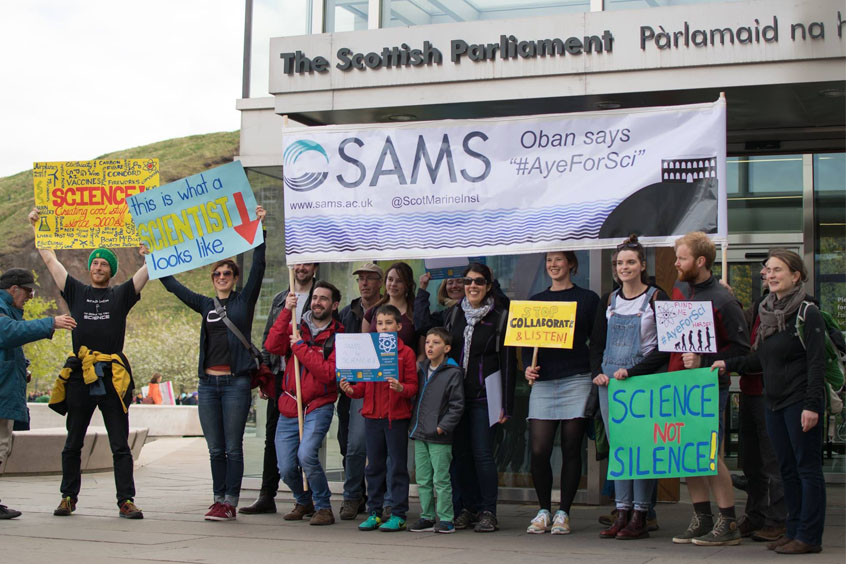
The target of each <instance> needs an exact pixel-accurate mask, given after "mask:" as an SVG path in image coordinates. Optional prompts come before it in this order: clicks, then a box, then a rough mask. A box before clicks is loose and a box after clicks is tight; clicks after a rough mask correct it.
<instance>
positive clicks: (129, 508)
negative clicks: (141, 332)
mask: <svg viewBox="0 0 846 564" xmlns="http://www.w3.org/2000/svg"><path fill="white" fill-rule="evenodd" d="M38 220H39V214H38V210H36V209H34V210H32V211H31V212H30V214H29V221H30V223H31V224H32V226H33V229H36V228H37V225H38ZM38 253H39V254H40V255H41V258H42V259H43V260H44V264H45V265H46V266H47V270H48V272H50V275H51V276H52V277H53V280H54V281H55V282H56V285H57V286H58V287H59V288H60V289H61V290H62V298H64V300H65V302H66V303H67V305H68V309H69V310H70V314H71V316H72V317H73V318H74V319H75V320H76V323H77V325H76V328H75V329H74V330H73V333H72V334H71V340H72V341H73V354H72V355H71V356H70V357H68V360H67V362H66V363H65V366H64V368H63V369H62V371H61V373H60V375H59V378H58V379H57V380H56V384H55V386H54V388H53V394H52V396H51V398H50V407H51V408H52V409H54V410H55V411H57V412H59V413H61V414H63V415H64V414H67V422H66V427H67V430H68V436H67V439H66V441H65V447H64V449H63V450H62V485H61V492H62V501H61V503H60V504H59V506H58V507H57V508H56V510H55V511H53V515H57V516H67V515H70V514H71V513H73V511H74V510H75V509H76V502H77V496H78V495H79V490H80V486H81V483H82V476H81V468H80V466H81V453H82V445H83V441H84V440H85V432H86V431H87V429H88V424H89V422H90V421H91V416H92V415H93V413H94V410H95V409H99V410H100V412H101V413H102V414H103V422H104V423H105V425H106V430H107V431H108V435H109V446H110V447H111V449H112V458H113V461H114V473H115V488H116V490H117V505H118V507H119V515H120V517H124V518H127V519H141V518H143V517H144V514H143V513H142V512H141V510H140V509H138V507H136V506H135V502H134V498H135V481H134V478H133V460H132V451H131V450H130V448H129V443H128V438H129V412H128V409H129V406H130V404H131V403H132V392H133V388H134V383H133V381H132V372H131V369H130V366H129V361H128V360H127V359H126V356H124V354H123V352H122V351H123V341H124V336H125V335H126V317H127V315H128V314H129V310H130V309H132V306H134V305H135V304H136V303H137V302H138V300H140V299H141V289H142V288H143V287H144V285H145V284H146V283H147V280H148V276H147V266H146V265H144V266H142V267H141V268H140V269H138V271H137V272H136V273H135V275H134V276H133V277H132V278H131V279H130V280H127V281H126V282H124V283H123V284H119V285H116V286H110V285H109V282H110V281H111V279H112V277H114V275H115V274H117V270H118V260H117V256H116V255H115V254H114V252H112V251H110V250H109V249H95V250H94V251H93V252H92V253H91V254H90V255H89V257H88V276H89V279H90V281H91V283H90V284H84V283H83V282H80V281H79V280H77V279H76V278H74V277H73V276H71V275H69V274H68V271H67V270H66V269H65V267H64V266H63V265H62V263H60V262H59V260H58V259H57V258H56V253H55V252H54V251H53V250H51V249H38Z"/></svg>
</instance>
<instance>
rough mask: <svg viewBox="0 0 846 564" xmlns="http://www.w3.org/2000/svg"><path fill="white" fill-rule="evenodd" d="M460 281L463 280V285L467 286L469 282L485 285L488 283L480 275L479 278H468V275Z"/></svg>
mask: <svg viewBox="0 0 846 564" xmlns="http://www.w3.org/2000/svg"><path fill="white" fill-rule="evenodd" d="M462 281H463V282H464V285H465V286H469V285H470V284H475V285H476V286H487V285H488V281H487V280H485V279H484V278H482V277H481V276H480V277H479V278H470V277H469V276H468V277H467V278H464V279H463V280H462Z"/></svg>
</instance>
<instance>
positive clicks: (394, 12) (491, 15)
mask: <svg viewBox="0 0 846 564" xmlns="http://www.w3.org/2000/svg"><path fill="white" fill-rule="evenodd" d="M589 11H590V0H569V1H567V0H565V1H562V0H529V1H523V2H521V1H520V0H457V1H454V2H443V1H440V0H382V27H405V26H412V25H426V24H439V23H452V22H470V21H477V20H502V19H516V18H528V17H535V16H548V15H551V14H565V13H570V12H589Z"/></svg>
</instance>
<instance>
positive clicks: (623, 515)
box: [599, 509, 629, 539]
mask: <svg viewBox="0 0 846 564" xmlns="http://www.w3.org/2000/svg"><path fill="white" fill-rule="evenodd" d="M628 522H629V511H628V510H627V509H618V510H617V517H616V519H614V522H613V523H611V526H610V527H608V528H607V529H605V530H604V531H600V532H599V538H601V539H615V538H617V533H619V532H620V531H622V530H623V529H624V528H625V526H626V525H627V524H628Z"/></svg>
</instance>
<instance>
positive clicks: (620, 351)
mask: <svg viewBox="0 0 846 564" xmlns="http://www.w3.org/2000/svg"><path fill="white" fill-rule="evenodd" d="M612 264H613V272H614V278H615V280H616V281H617V282H618V283H619V284H620V288H618V289H616V290H614V291H613V292H610V293H609V294H606V295H605V296H603V298H602V302H601V303H602V304H603V307H602V308H601V309H600V311H599V312H597V315H596V321H595V323H594V328H593V334H592V335H591V339H590V354H591V366H592V368H593V374H594V378H593V383H594V384H596V385H597V387H598V388H599V407H600V410H601V412H602V421H603V422H604V423H605V429H606V432H607V429H608V382H609V381H610V379H611V378H614V379H616V380H625V379H626V378H631V377H634V376H638V375H643V374H655V373H658V372H662V371H664V370H665V366H666V364H667V362H668V361H669V358H670V355H669V353H663V352H659V351H658V332H657V328H656V320H655V301H656V300H669V299H670V298H669V297H668V296H667V294H665V293H664V291H663V290H661V289H660V288H658V287H656V286H652V285H650V284H649V282H648V281H647V278H646V252H645V251H644V249H643V246H641V244H640V243H639V242H638V240H637V236H636V235H630V236H629V238H628V239H626V240H625V241H623V243H621V244H620V245H618V246H617V252H616V253H615V255H614V259H613V261H612ZM655 484H656V480H616V481H615V482H614V494H615V497H616V507H617V509H616V518H615V520H614V522H613V523H611V526H610V527H609V528H607V529H605V530H603V531H602V532H600V533H599V536H600V537H601V538H604V539H617V540H632V539H641V538H645V537H648V536H649V530H648V524H647V514H648V513H649V509H650V505H651V504H652V493H653V491H654V489H655Z"/></svg>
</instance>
